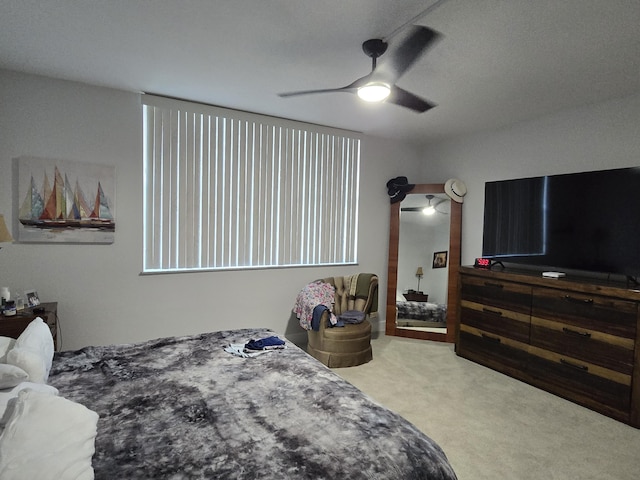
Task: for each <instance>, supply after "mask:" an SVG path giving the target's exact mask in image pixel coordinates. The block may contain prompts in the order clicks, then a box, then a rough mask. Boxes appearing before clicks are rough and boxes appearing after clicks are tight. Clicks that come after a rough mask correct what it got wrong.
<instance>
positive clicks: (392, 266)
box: [385, 184, 462, 342]
mask: <svg viewBox="0 0 640 480" xmlns="http://www.w3.org/2000/svg"><path fill="white" fill-rule="evenodd" d="M461 223H462V204H460V203H457V202H455V201H453V200H451V199H450V198H449V197H448V196H447V195H446V194H445V190H444V184H421V185H415V187H414V188H413V189H412V190H411V191H410V192H409V193H408V194H407V195H406V197H405V198H404V199H403V200H402V201H401V202H396V203H392V204H391V215H390V222H389V264H388V276H387V308H386V328H385V332H386V334H387V335H395V336H400V337H409V338H417V339H423V340H436V341H441V342H455V339H456V333H457V328H458V315H457V305H458V298H459V288H458V270H459V266H460V242H461Z"/></svg>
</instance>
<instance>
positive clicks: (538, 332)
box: [531, 317, 635, 375]
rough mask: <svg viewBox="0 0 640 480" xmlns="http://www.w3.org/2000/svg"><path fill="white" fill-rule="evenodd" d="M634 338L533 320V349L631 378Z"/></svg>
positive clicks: (534, 318) (537, 318)
mask: <svg viewBox="0 0 640 480" xmlns="http://www.w3.org/2000/svg"><path fill="white" fill-rule="evenodd" d="M634 344H635V341H634V339H632V338H625V337H618V336H615V335H611V334H609V333H603V332H601V331H599V330H591V329H588V328H583V327H577V326H574V325H570V324H567V323H563V322H558V321H553V320H547V319H544V318H539V317H532V318H531V345H533V346H535V347H539V348H543V349H545V350H549V351H552V352H556V353H558V354H561V355H566V356H569V357H572V358H575V359H578V360H581V361H585V362H589V363H592V364H594V365H598V366H601V367H605V368H608V369H611V370H615V371H617V372H621V373H624V374H626V375H631V374H632V373H633V362H634V358H633V352H634Z"/></svg>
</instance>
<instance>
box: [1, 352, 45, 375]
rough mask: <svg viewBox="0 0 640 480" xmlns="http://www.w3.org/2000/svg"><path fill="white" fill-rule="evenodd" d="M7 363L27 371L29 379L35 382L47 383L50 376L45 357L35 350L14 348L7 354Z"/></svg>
mask: <svg viewBox="0 0 640 480" xmlns="http://www.w3.org/2000/svg"><path fill="white" fill-rule="evenodd" d="M7 364H8V365H15V366H16V367H18V368H21V369H22V370H24V371H25V372H27V375H28V379H29V381H31V382H34V383H46V382H47V378H48V377H49V375H48V372H47V364H46V361H45V359H44V358H43V356H42V355H41V354H40V353H38V352H35V351H33V350H29V349H26V348H19V347H14V348H12V349H11V350H9V353H8V354H7ZM25 380H26V379H25Z"/></svg>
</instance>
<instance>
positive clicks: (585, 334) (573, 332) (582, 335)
mask: <svg viewBox="0 0 640 480" xmlns="http://www.w3.org/2000/svg"><path fill="white" fill-rule="evenodd" d="M562 331H563V332H564V333H568V334H569V335H576V336H578V337H580V338H591V334H590V333H589V332H578V331H577V330H572V329H570V328H567V327H562Z"/></svg>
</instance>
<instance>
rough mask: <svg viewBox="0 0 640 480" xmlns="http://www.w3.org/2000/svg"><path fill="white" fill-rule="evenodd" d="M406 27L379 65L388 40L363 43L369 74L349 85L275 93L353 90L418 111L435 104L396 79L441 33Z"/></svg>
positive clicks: (368, 97) (365, 96) (362, 96)
mask: <svg viewBox="0 0 640 480" xmlns="http://www.w3.org/2000/svg"><path fill="white" fill-rule="evenodd" d="M407 30H408V32H407V34H406V35H405V36H404V37H403V39H402V40H401V41H399V42H398V44H397V45H394V46H393V48H392V49H391V50H390V51H389V53H388V54H387V56H386V57H384V59H383V60H381V61H380V64H379V65H378V64H377V59H378V58H379V57H380V56H381V55H382V54H384V53H385V52H386V51H387V47H388V44H387V42H385V41H384V40H382V39H379V38H373V39H371V40H367V41H366V42H364V43H363V44H362V50H363V51H364V53H365V54H366V55H367V56H368V57H371V63H372V66H371V73H369V74H367V75H365V76H364V77H360V78H358V79H357V80H355V81H354V82H352V83H350V84H349V85H346V86H344V87H340V88H325V89H319V90H302V91H297V92H285V93H279V94H278V95H279V96H281V97H294V96H298V95H309V94H315V93H333V92H347V93H356V94H357V95H358V96H359V97H360V98H362V99H363V100H367V101H373V102H380V101H383V100H384V101H386V102H387V103H393V104H395V105H399V106H401V107H405V108H408V109H410V110H413V111H415V112H418V113H422V112H425V111H427V110H429V109H430V108H433V107H435V104H433V103H431V102H428V101H427V100H424V99H422V98H420V97H418V96H417V95H414V94H413V93H411V92H408V91H406V90H404V89H402V88H400V87H398V86H397V85H396V82H397V81H398V80H399V79H400V77H401V76H402V75H404V74H405V73H406V72H407V70H409V69H410V68H411V67H412V66H413V64H414V63H415V62H416V61H417V60H418V58H419V57H420V56H421V55H422V54H423V53H424V52H425V50H426V49H427V47H429V46H430V45H432V44H433V43H434V42H435V41H436V40H437V39H438V38H439V37H440V34H439V33H438V32H436V31H435V30H431V29H430V28H428V27H425V26H421V25H411V26H410V27H408V28H407Z"/></svg>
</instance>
